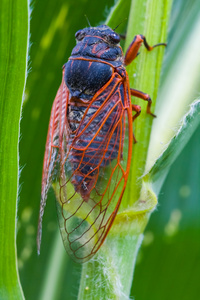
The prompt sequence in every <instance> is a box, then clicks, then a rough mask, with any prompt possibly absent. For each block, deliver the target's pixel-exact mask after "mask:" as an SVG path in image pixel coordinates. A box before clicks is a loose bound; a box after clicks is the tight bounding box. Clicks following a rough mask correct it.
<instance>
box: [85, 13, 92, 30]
mask: <svg viewBox="0 0 200 300" xmlns="http://www.w3.org/2000/svg"><path fill="white" fill-rule="evenodd" d="M84 16H85V18H86V20H87V22H88V25H89V26H90V27H92V26H91V24H90V21H89V19H88V17H87V16H86V15H84Z"/></svg>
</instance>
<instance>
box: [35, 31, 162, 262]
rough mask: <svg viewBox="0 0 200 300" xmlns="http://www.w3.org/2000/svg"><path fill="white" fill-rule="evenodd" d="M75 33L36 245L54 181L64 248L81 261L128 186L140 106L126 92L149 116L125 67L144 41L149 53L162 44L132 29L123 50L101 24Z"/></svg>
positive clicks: (54, 121)
mask: <svg viewBox="0 0 200 300" xmlns="http://www.w3.org/2000/svg"><path fill="white" fill-rule="evenodd" d="M75 38H76V42H77V43H76V46H75V47H74V49H73V50H72V53H71V56H70V57H69V59H68V62H67V63H66V64H65V65H64V66H63V71H62V82H61V85H60V87H59V89H58V92H57V95H56V98H55V100H54V102H53V107H52V110H51V117H50V122H49V129H48V135H47V141H46V149H45V156H44V163H43V174H42V192H41V203H40V213H39V224H38V237H37V247H38V253H40V244H41V235H42V218H43V214H44V208H45V205H46V198H47V193H48V190H49V188H50V186H51V185H53V187H54V190H55V194H56V199H57V201H56V203H57V211H58V216H59V225H60V231H61V235H62V239H63V243H64V246H65V248H66V251H67V252H68V254H69V255H70V256H71V257H72V258H73V259H74V260H75V261H76V262H85V261H87V260H89V259H90V258H91V257H93V255H94V254H95V253H96V252H97V251H98V249H99V248H100V247H101V245H102V244H103V242H104V240H105V238H106V236H107V234H108V232H109V230H110V228H111V226H112V224H113V221H114V219H115V217H116V214H117V211H118V209H119V206H120V203H121V200H122V196H123V193H124V190H125V187H126V184H127V180H128V174H129V170H130V165H131V156H132V144H133V141H135V138H134V135H133V130H132V122H133V121H134V120H135V119H136V117H138V116H139V114H140V111H141V108H140V106H138V105H134V104H131V96H135V97H138V98H141V99H143V100H146V101H147V103H148V104H147V113H148V114H151V115H153V114H152V112H151V98H150V96H149V95H148V94H146V93H143V92H140V91H138V90H135V89H132V88H130V86H129V79H128V74H127V71H126V69H125V66H126V65H128V64H130V63H131V62H132V61H133V60H134V58H135V57H136V56H137V55H138V51H139V48H140V46H141V45H142V43H143V44H144V46H145V47H146V48H147V50H149V51H151V50H152V49H153V48H154V47H155V46H159V45H165V44H157V45H155V46H153V47H150V46H149V45H148V43H147V41H146V39H145V37H144V36H143V35H136V36H135V37H134V39H133V41H132V43H131V44H130V46H129V48H128V50H127V52H126V54H125V56H124V55H123V52H122V48H121V47H120V44H119V43H120V35H118V34H117V33H116V32H115V31H114V30H112V29H111V28H109V27H108V26H106V25H100V26H97V27H88V28H84V29H82V30H79V31H77V32H76V34H75ZM133 112H134V114H133ZM153 116H154V115H153Z"/></svg>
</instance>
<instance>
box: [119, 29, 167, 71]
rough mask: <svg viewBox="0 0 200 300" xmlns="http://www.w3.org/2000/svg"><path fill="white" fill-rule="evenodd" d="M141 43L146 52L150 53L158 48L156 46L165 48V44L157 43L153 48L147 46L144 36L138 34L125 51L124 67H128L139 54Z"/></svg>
mask: <svg viewBox="0 0 200 300" xmlns="http://www.w3.org/2000/svg"><path fill="white" fill-rule="evenodd" d="M142 43H143V44H144V46H145V48H146V49H147V50H148V51H152V50H153V49H154V48H155V47H158V46H167V44H166V43H159V44H156V45H154V46H149V44H148V43H147V41H146V38H145V36H144V35H142V34H138V35H136V36H135V37H134V39H133V41H132V43H131V44H130V46H129V47H128V49H127V51H126V54H125V58H124V63H125V65H126V66H127V65H129V64H130V63H131V62H132V61H133V60H134V59H135V58H136V56H137V55H138V54H139V53H138V51H139V49H140V47H141V45H142Z"/></svg>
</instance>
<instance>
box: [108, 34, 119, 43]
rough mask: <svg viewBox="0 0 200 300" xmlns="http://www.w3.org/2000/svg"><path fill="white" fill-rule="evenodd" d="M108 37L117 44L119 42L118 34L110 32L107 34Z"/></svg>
mask: <svg viewBox="0 0 200 300" xmlns="http://www.w3.org/2000/svg"><path fill="white" fill-rule="evenodd" d="M109 37H110V39H111V40H112V42H114V43H116V44H118V43H119V42H120V36H119V35H118V34H117V33H114V32H113V33H110V34H109Z"/></svg>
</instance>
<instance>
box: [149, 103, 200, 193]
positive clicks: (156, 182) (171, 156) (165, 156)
mask: <svg viewBox="0 0 200 300" xmlns="http://www.w3.org/2000/svg"><path fill="white" fill-rule="evenodd" d="M199 124H200V100H197V101H195V102H194V103H192V104H191V106H190V110H189V111H188V113H187V114H186V115H185V116H184V118H183V119H182V121H181V124H180V127H179V129H178V130H177V133H176V134H175V136H174V137H173V138H172V139H171V141H170V143H169V144H168V145H167V147H166V149H165V151H164V152H163V153H162V154H161V155H160V157H159V158H158V159H157V161H156V162H155V164H154V165H153V167H152V168H151V170H150V171H149V173H148V174H147V175H145V177H144V181H146V180H147V181H150V182H152V184H153V188H154V191H159V190H160V188H161V186H162V183H163V181H164V179H165V177H166V175H167V172H168V170H169V168H170V166H171V165H172V163H173V162H174V161H175V159H176V158H177V157H178V155H179V154H180V152H181V151H182V149H183V148H184V146H185V145H186V144H187V142H188V140H189V139H190V138H191V136H192V134H193V133H194V131H195V130H196V128H197V127H198V125H199Z"/></svg>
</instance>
